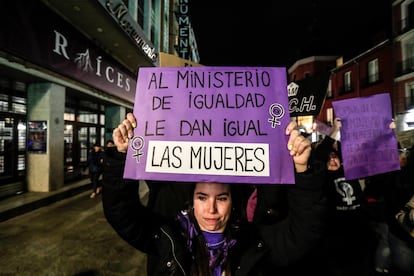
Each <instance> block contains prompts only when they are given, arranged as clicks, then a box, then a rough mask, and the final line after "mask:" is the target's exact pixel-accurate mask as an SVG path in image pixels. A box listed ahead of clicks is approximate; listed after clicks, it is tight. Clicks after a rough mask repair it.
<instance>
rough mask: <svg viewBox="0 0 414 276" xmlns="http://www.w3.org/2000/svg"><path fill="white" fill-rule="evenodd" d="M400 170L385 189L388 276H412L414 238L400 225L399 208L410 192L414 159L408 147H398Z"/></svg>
mask: <svg viewBox="0 0 414 276" xmlns="http://www.w3.org/2000/svg"><path fill="white" fill-rule="evenodd" d="M399 157H400V167H401V169H400V170H397V171H395V172H394V174H393V177H394V179H393V181H392V182H391V183H392V185H390V189H389V190H388V191H387V193H386V195H387V197H386V201H387V214H388V224H389V232H390V233H389V240H390V250H391V272H392V274H391V275H393V276H394V275H398V276H409V275H410V276H411V275H414V237H413V236H412V235H411V234H410V232H409V231H407V229H405V227H402V225H401V224H400V222H401V221H400V219H401V217H400V215H401V211H408V208H407V207H409V204H410V200H411V197H412V196H413V195H414V181H413V179H414V162H413V161H414V158H413V155H412V152H409V150H408V149H403V148H400V149H399Z"/></svg>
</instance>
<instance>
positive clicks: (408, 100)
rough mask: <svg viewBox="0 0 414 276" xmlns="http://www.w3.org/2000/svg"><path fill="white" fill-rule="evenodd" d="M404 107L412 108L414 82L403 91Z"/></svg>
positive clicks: (413, 102)
mask: <svg viewBox="0 0 414 276" xmlns="http://www.w3.org/2000/svg"><path fill="white" fill-rule="evenodd" d="M405 106H406V108H412V107H414V82H411V83H408V84H407V85H406V89H405Z"/></svg>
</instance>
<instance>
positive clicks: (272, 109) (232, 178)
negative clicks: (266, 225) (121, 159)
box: [124, 67, 294, 184]
mask: <svg viewBox="0 0 414 276" xmlns="http://www.w3.org/2000/svg"><path fill="white" fill-rule="evenodd" d="M287 106H288V97H287V91H286V71H285V69H284V68H256V67H255V68H251V67H161V68H140V70H139V73H138V82H137V92H136V95H135V105H134V115H135V117H136V118H137V121H138V126H137V127H136V129H135V130H134V138H133V139H131V142H130V147H129V150H128V153H127V161H126V162H127V163H126V169H125V173H124V177H126V178H131V179H152V180H169V181H191V182H198V181H209V182H213V181H215V182H230V183H284V184H289V183H294V175H293V163H292V159H291V157H290V156H289V153H288V151H287V150H286V143H287V139H288V137H287V136H286V135H285V129H286V126H287V124H288V123H289V121H290V118H289V112H286V111H288V109H287V108H286V107H287Z"/></svg>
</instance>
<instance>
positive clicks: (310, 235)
mask: <svg viewBox="0 0 414 276" xmlns="http://www.w3.org/2000/svg"><path fill="white" fill-rule="evenodd" d="M324 172H325V170H324V166H323V164H322V163H320V162H315V163H314V164H313V167H312V168H311V169H309V170H308V171H306V172H304V173H297V174H296V175H295V178H296V184H293V185H291V186H289V187H287V196H288V215H287V217H286V219H284V220H282V221H280V222H278V223H275V224H273V225H271V226H259V232H260V233H261V234H260V235H261V236H262V238H263V240H264V242H265V244H267V246H268V247H269V248H270V252H271V254H270V255H269V256H270V258H271V260H270V262H271V263H273V264H275V265H279V266H286V265H290V264H292V263H295V262H297V261H298V260H300V259H301V258H303V257H304V256H306V254H308V253H309V252H310V250H312V249H314V248H315V246H318V243H319V242H321V241H322V238H323V237H324V235H325V230H326V225H327V203H326V195H325V193H324V190H323V185H324V179H325V177H324V175H325V174H324Z"/></svg>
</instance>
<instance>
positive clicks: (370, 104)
mask: <svg viewBox="0 0 414 276" xmlns="http://www.w3.org/2000/svg"><path fill="white" fill-rule="evenodd" d="M332 105H333V107H334V110H335V115H336V116H337V117H339V118H341V122H342V127H341V150H342V158H343V166H344V171H345V178H346V179H357V178H363V177H366V176H370V175H375V174H380V173H385V172H389V171H394V170H399V169H400V163H399V157H398V144H397V138H396V136H395V133H394V131H393V129H390V128H389V124H390V123H391V120H392V113H391V101H390V96H389V94H388V93H384V94H377V95H374V96H369V97H359V98H352V99H347V100H341V101H336V102H333V103H332Z"/></svg>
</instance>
